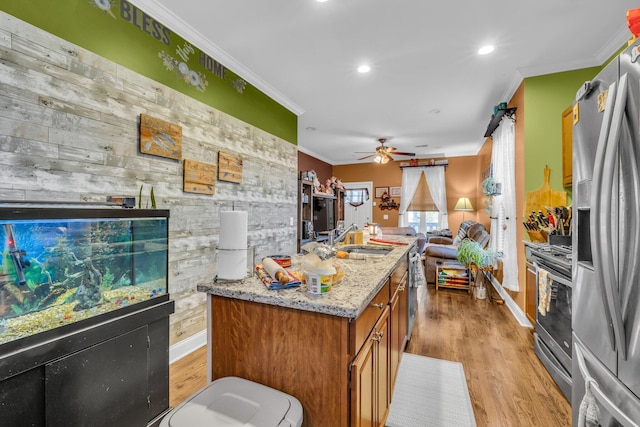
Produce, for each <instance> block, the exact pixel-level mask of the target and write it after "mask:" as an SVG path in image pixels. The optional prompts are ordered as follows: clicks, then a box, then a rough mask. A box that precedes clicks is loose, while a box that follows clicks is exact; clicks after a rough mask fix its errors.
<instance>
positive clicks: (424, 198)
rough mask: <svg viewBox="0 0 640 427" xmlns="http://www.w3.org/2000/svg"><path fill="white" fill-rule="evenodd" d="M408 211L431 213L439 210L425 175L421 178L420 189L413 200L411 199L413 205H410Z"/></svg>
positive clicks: (417, 189)
mask: <svg viewBox="0 0 640 427" xmlns="http://www.w3.org/2000/svg"><path fill="white" fill-rule="evenodd" d="M407 210H408V211H410V212H411V211H414V212H429V211H437V210H438V208H437V207H436V204H435V202H434V201H433V197H431V192H430V191H429V185H428V184H427V180H426V178H424V175H423V176H421V177H420V182H419V183H418V188H416V192H415V194H414V195H413V199H411V203H409V207H408V208H407Z"/></svg>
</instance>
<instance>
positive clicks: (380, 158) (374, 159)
mask: <svg viewBox="0 0 640 427" xmlns="http://www.w3.org/2000/svg"><path fill="white" fill-rule="evenodd" d="M373 161H374V162H376V163H380V162H382V156H381V155H380V154H377V155H376V156H375V157H374V158H373Z"/></svg>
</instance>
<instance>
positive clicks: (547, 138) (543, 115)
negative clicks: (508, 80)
mask: <svg viewBox="0 0 640 427" xmlns="http://www.w3.org/2000/svg"><path fill="white" fill-rule="evenodd" d="M600 70H601V67H592V68H584V69H580V70H574V71H566V72H562V73H555V74H547V75H543V76H537V77H529V78H526V79H525V80H524V104H525V106H524V111H525V112H526V125H525V150H524V156H525V157H524V158H525V176H524V191H525V194H526V193H527V192H530V191H535V190H537V189H538V188H540V187H541V186H542V184H543V183H544V173H543V171H544V167H545V166H549V168H550V169H551V178H550V184H551V187H553V188H554V189H556V190H565V191H567V195H568V196H569V197H568V199H569V200H567V202H568V203H569V202H570V198H571V188H563V187H562V112H563V111H564V110H566V109H567V108H568V107H569V106H571V105H572V104H573V99H574V98H575V95H576V92H577V91H578V89H579V88H580V86H582V84H583V83H584V82H585V81H587V80H591V79H592V78H593V77H595V75H596V74H598V72H599V71H600Z"/></svg>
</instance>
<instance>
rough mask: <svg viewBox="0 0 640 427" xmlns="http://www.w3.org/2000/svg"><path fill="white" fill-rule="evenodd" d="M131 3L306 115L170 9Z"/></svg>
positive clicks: (150, 1) (148, 0)
mask: <svg viewBox="0 0 640 427" xmlns="http://www.w3.org/2000/svg"><path fill="white" fill-rule="evenodd" d="M128 1H129V3H131V4H132V5H134V6H136V7H137V8H139V9H140V10H142V11H144V12H145V13H147V14H148V15H150V16H153V18H154V19H157V20H158V21H160V22H162V24H163V25H165V26H167V27H168V28H169V29H170V30H171V31H173V32H174V33H176V34H178V35H179V36H180V37H182V38H183V39H185V40H186V41H188V42H189V43H192V44H193V45H194V46H197V47H198V49H200V50H202V51H203V52H204V53H206V54H207V55H209V56H210V57H212V58H213V59H215V60H216V61H218V62H220V63H221V64H222V65H224V66H225V67H227V68H229V69H230V70H233V72H234V73H236V74H237V75H238V76H240V77H242V78H243V79H245V80H246V81H247V82H249V83H251V84H252V85H253V86H255V87H256V88H257V89H259V90H260V91H262V92H263V93H264V94H266V95H267V96H269V97H270V98H271V99H273V100H274V101H276V102H278V103H279V104H280V105H282V106H283V107H285V108H286V109H288V110H289V111H291V112H292V113H294V114H296V115H297V116H300V115H301V114H302V113H304V109H303V108H302V107H300V106H299V105H297V104H296V103H294V102H293V101H291V100H290V99H289V98H287V97H286V96H284V95H283V94H282V93H280V92H279V91H278V90H277V89H275V88H273V87H272V86H271V85H269V84H268V83H267V82H265V81H264V80H262V79H261V78H260V77H258V76H257V75H256V74H254V73H253V72H252V71H251V70H249V69H248V68H247V67H245V66H244V65H243V64H241V63H240V62H238V61H237V60H236V59H235V58H233V57H232V56H231V55H229V54H228V53H226V52H225V51H224V50H222V49H221V48H220V47H219V46H218V45H216V44H215V43H213V42H212V41H211V40H209V39H207V38H206V37H205V36H203V35H202V33H200V32H199V31H196V30H195V29H194V28H193V27H192V26H191V25H189V24H188V23H187V22H185V21H184V20H183V19H181V18H179V17H178V16H176V15H175V14H174V13H173V12H171V11H170V10H169V9H167V8H166V7H164V6H163V5H161V4H159V3H158V2H157V1H154V0H128Z"/></svg>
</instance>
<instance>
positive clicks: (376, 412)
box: [351, 306, 391, 427]
mask: <svg viewBox="0 0 640 427" xmlns="http://www.w3.org/2000/svg"><path fill="white" fill-rule="evenodd" d="M389 313H390V310H389V306H386V307H385V308H384V311H383V312H382V315H381V316H380V318H379V319H378V321H377V322H376V324H375V326H374V328H373V329H372V330H371V333H370V334H369V336H368V337H367V340H366V341H365V343H364V345H363V346H362V348H361V349H360V352H359V353H358V356H357V357H356V358H355V360H354V362H353V365H352V366H351V383H352V385H351V426H353V427H383V426H384V423H385V421H386V419H387V413H388V411H389V403H390V402H391V397H390V395H389V393H390V388H389V371H390V365H389V353H390V345H391V337H390V335H391V334H390V321H389Z"/></svg>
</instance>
